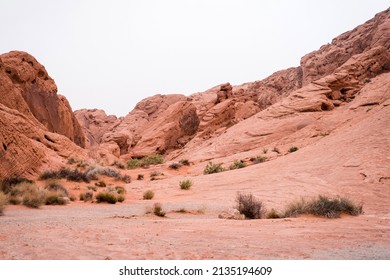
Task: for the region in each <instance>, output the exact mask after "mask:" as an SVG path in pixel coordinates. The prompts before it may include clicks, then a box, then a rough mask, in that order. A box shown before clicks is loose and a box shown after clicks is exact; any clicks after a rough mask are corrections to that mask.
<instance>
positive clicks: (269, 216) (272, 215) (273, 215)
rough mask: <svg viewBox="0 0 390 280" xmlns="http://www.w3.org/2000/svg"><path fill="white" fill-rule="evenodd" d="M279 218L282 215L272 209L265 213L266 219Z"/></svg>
mask: <svg viewBox="0 0 390 280" xmlns="http://www.w3.org/2000/svg"><path fill="white" fill-rule="evenodd" d="M280 218H283V217H282V215H281V214H280V213H279V212H278V211H276V210H275V209H274V208H272V209H271V211H269V212H268V213H267V219H280Z"/></svg>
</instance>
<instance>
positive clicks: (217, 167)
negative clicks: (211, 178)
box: [203, 161, 224, 175]
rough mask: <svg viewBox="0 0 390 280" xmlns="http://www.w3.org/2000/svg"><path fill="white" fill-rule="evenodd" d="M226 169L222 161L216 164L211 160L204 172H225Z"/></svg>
mask: <svg viewBox="0 0 390 280" xmlns="http://www.w3.org/2000/svg"><path fill="white" fill-rule="evenodd" d="M223 171H224V169H223V167H222V163H218V164H214V163H212V162H211V161H209V163H208V164H207V165H206V167H205V169H204V170H203V174H205V175H206V174H213V173H219V172H223Z"/></svg>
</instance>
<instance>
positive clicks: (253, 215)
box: [236, 193, 265, 219]
mask: <svg viewBox="0 0 390 280" xmlns="http://www.w3.org/2000/svg"><path fill="white" fill-rule="evenodd" d="M236 203H237V205H236V209H237V210H238V211H239V212H240V214H243V215H244V216H245V218H247V219H261V218H262V217H263V215H264V214H265V209H264V206H263V203H262V202H261V201H260V200H258V199H257V198H255V197H254V196H253V195H252V194H242V193H238V194H237V197H236Z"/></svg>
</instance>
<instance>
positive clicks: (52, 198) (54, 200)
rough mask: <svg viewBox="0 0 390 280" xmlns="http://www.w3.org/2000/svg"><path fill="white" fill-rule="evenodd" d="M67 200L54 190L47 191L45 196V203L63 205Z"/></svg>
mask: <svg viewBox="0 0 390 280" xmlns="http://www.w3.org/2000/svg"><path fill="white" fill-rule="evenodd" d="M67 202H68V200H67V199H66V198H65V197H63V196H61V194H60V193H58V192H56V191H49V192H48V193H46V196H45V204H46V205H65V204H67Z"/></svg>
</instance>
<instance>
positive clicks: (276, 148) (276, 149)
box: [272, 147, 280, 154]
mask: <svg viewBox="0 0 390 280" xmlns="http://www.w3.org/2000/svg"><path fill="white" fill-rule="evenodd" d="M272 151H273V152H275V153H278V154H280V150H279V148H278V147H274V148H273V149H272Z"/></svg>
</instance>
